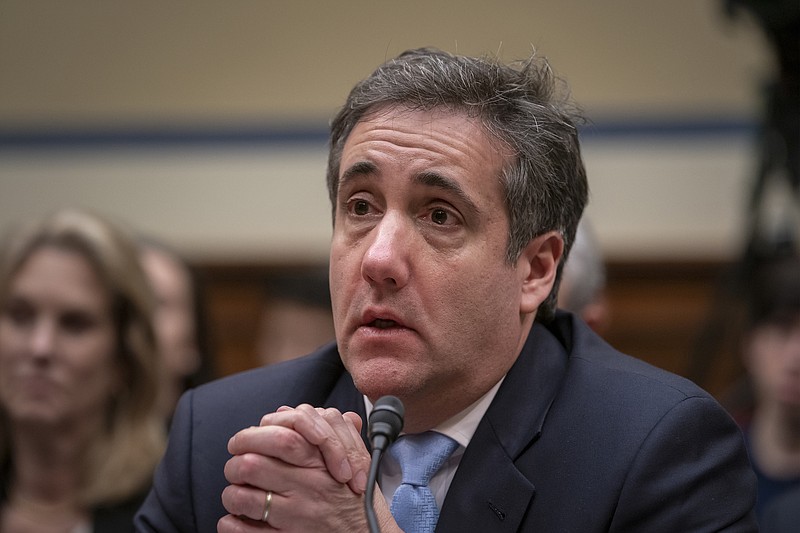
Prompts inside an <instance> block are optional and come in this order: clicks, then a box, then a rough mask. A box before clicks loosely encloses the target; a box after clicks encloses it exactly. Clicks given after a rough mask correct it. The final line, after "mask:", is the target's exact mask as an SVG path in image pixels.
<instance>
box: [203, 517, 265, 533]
mask: <svg viewBox="0 0 800 533" xmlns="http://www.w3.org/2000/svg"><path fill="white" fill-rule="evenodd" d="M259 531H277V530H276V529H275V528H273V527H271V526H270V525H269V524H266V523H264V522H261V521H260V520H253V519H252V518H248V517H238V516H235V515H232V514H229V515H225V516H223V517H222V518H220V519H219V522H217V533H257V532H259Z"/></svg>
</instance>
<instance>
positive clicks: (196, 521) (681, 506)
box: [136, 313, 757, 533]
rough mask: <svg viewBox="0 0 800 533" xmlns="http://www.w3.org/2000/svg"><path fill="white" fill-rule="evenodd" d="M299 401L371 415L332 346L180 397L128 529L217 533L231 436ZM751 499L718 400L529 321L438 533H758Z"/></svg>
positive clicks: (583, 337)
mask: <svg viewBox="0 0 800 533" xmlns="http://www.w3.org/2000/svg"><path fill="white" fill-rule="evenodd" d="M300 403H310V404H312V405H315V406H333V407H337V408H338V409H340V410H342V411H355V412H357V413H359V414H360V415H361V416H362V418H365V410H364V401H363V399H362V396H361V394H360V393H359V392H358V391H357V390H356V389H355V387H354V385H353V382H352V379H351V378H350V376H349V374H348V373H347V372H346V371H345V369H344V367H343V366H342V363H341V361H340V359H339V355H338V352H337V350H336V347H335V346H334V345H329V346H327V347H324V348H322V349H321V350H319V351H317V352H315V353H314V354H311V355H310V356H308V357H304V358H301V359H297V360H294V361H290V362H287V363H282V364H279V365H275V366H270V367H265V368H260V369H256V370H253V371H249V372H245V373H243V374H239V375H235V376H232V377H229V378H224V379H221V380H219V381H216V382H214V383H211V384H208V385H205V386H202V387H200V388H198V389H195V390H194V391H190V392H188V393H186V394H185V395H184V397H183V398H182V399H181V402H180V405H179V407H178V410H177V413H176V415H175V419H174V423H173V426H172V430H171V434H170V442H169V447H168V450H167V453H166V456H165V457H164V460H163V462H162V463H161V465H160V466H159V468H158V470H157V472H156V476H155V481H154V486H153V490H152V491H151V493H150V495H149V496H148V498H147V500H146V501H145V503H144V505H143V506H142V508H141V509H140V511H139V514H138V515H137V517H136V527H137V531H158V532H174V531H180V532H189V531H198V532H202V533H206V532H209V533H210V532H214V531H216V524H217V521H218V520H219V519H220V518H221V517H222V516H223V515H224V514H226V512H225V509H224V508H223V507H222V503H221V500H220V494H221V493H222V489H223V488H225V486H227V484H228V483H227V482H226V480H225V477H224V475H223V466H224V464H225V462H226V461H227V460H228V458H229V457H230V455H229V454H228V452H227V449H226V446H227V442H228V439H229V438H230V437H231V436H232V435H233V434H234V433H236V432H237V431H238V430H240V429H242V428H244V427H247V426H251V425H258V423H259V420H260V418H261V416H262V415H263V414H265V413H267V412H270V411H273V410H275V409H277V408H278V407H280V406H281V405H296V404H300ZM755 493H756V488H755V477H754V474H753V472H752V470H751V468H750V464H749V462H748V459H747V454H746V452H745V448H744V444H743V439H742V436H741V433H740V431H739V429H738V428H737V426H736V424H735V423H734V422H733V421H732V420H731V418H730V417H729V416H728V415H727V413H726V412H725V411H724V410H723V409H722V408H721V407H720V406H719V404H718V403H717V402H716V401H715V400H714V399H712V398H711V397H710V396H709V395H708V394H707V393H705V392H704V391H702V390H701V389H700V388H698V387H697V386H695V385H694V384H692V383H691V382H690V381H688V380H685V379H683V378H680V377H677V376H675V375H673V374H669V373H667V372H665V371H662V370H659V369H657V368H655V367H653V366H650V365H648V364H646V363H644V362H642V361H640V360H637V359H634V358H631V357H628V356H625V355H623V354H620V353H619V352H617V351H615V350H614V349H613V348H611V347H610V346H608V345H607V344H606V343H605V342H603V341H602V340H601V339H600V338H599V337H598V336H597V335H595V334H594V333H593V332H592V331H591V330H590V329H589V328H588V327H587V326H586V325H585V324H583V323H582V322H581V321H580V320H577V319H575V318H573V317H572V316H571V315H568V314H563V313H560V314H559V315H558V317H557V319H556V320H555V321H554V322H553V323H552V324H550V325H549V326H547V327H545V326H543V325H541V324H538V323H537V324H535V325H534V327H533V329H532V332H531V334H530V336H529V338H528V341H527V343H526V345H525V347H524V348H523V350H522V353H521V354H520V356H519V358H518V360H517V361H516V363H515V364H514V366H513V367H512V368H511V370H510V371H509V372H508V374H507V376H506V378H505V380H504V381H503V384H502V385H501V387H500V389H499V390H498V392H497V395H496V396H495V398H494V400H493V401H492V404H491V405H490V407H489V409H488V411H487V412H486V414H485V415H484V417H483V419H482V420H481V422H480V424H479V426H478V428H477V430H476V432H475V434H474V436H473V438H472V441H471V442H470V444H469V446H468V448H467V450H466V451H465V453H464V456H463V458H462V460H461V463H460V465H459V468H458V471H457V472H456V475H455V477H454V478H453V481H452V484H451V485H450V489H449V491H448V493H447V496H446V498H445V501H444V504H443V506H442V510H441V515H440V518H439V523H438V526H437V528H436V531H437V532H440V533H442V532H453V533H463V532H528V531H530V532H537V533H552V532H576V533H591V532H600V531H620V532H623V531H624V532H631V531H648V532H649V531H653V532H665V533H676V532H681V533H685V532H690V531H722V530H724V531H729V532H734V531H735V532H743V531H756V530H757V528H756V526H755V518H754V515H753V506H754V504H755Z"/></svg>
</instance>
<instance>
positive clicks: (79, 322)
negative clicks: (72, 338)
mask: <svg viewBox="0 0 800 533" xmlns="http://www.w3.org/2000/svg"><path fill="white" fill-rule="evenodd" d="M59 322H60V324H61V327H62V328H63V329H64V331H66V332H68V333H72V334H75V335H78V334H81V333H84V332H86V331H89V330H90V329H92V328H93V327H94V326H95V324H96V323H97V320H96V319H95V318H94V317H93V316H91V315H90V314H88V313H86V312H84V311H67V312H65V313H64V314H63V315H62V316H61V318H60V320H59Z"/></svg>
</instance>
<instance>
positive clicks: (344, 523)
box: [217, 404, 399, 533]
mask: <svg viewBox="0 0 800 533" xmlns="http://www.w3.org/2000/svg"><path fill="white" fill-rule="evenodd" d="M361 426H362V420H361V417H359V416H358V415H357V414H356V413H352V412H348V413H344V414H342V413H341V412H339V411H338V410H337V409H323V408H314V407H312V406H310V405H307V404H304V405H300V406H298V407H296V408H291V407H281V408H280V409H278V410H277V411H276V412H274V413H270V414H267V415H265V416H264V417H263V418H262V419H261V423H260V425H259V426H258V427H249V428H246V429H243V430H241V431H239V432H238V433H236V434H235V435H234V436H233V437H231V439H230V441H229V442H228V451H229V452H230V453H231V454H232V455H233V457H232V458H231V459H229V460H228V462H227V463H226V464H225V478H226V479H227V480H228V482H229V483H230V485H229V486H227V487H226V488H225V490H223V492H222V503H223V505H224V506H225V509H226V510H227V511H228V512H229V513H230V514H229V515H226V516H224V517H223V518H222V519H220V521H219V522H218V524H217V530H218V531H219V532H220V533H233V532H248V531H264V530H267V531H273V530H279V531H298V532H299V531H330V532H336V531H347V532H352V531H367V522H366V517H365V515H364V490H365V488H366V483H367V473H368V472H369V463H370V456H369V452H368V450H367V449H366V446H365V445H364V442H363V440H362V439H361ZM269 493H271V498H270V502H269V503H268V504H267V495H268V494H269ZM374 504H375V510H376V514H377V516H378V520H379V521H380V522H381V529H382V530H383V531H392V530H393V531H399V528H397V526H396V524H395V523H394V520H393V519H392V518H391V513H390V512H389V509H388V506H387V505H386V501H385V499H384V498H383V496H382V495H380V491H379V489H376V492H375V502H374ZM267 505H268V518H267V521H266V522H264V521H262V517H263V516H264V512H265V510H266V509H265V507H266V506H267Z"/></svg>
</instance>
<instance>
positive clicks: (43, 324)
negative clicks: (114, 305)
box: [0, 246, 120, 426]
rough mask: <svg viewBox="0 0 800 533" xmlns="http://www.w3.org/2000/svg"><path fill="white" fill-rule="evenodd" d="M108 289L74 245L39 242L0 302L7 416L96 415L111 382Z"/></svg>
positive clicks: (43, 420) (1, 400)
mask: <svg viewBox="0 0 800 533" xmlns="http://www.w3.org/2000/svg"><path fill="white" fill-rule="evenodd" d="M116 357H117V354H116V334H115V327H114V323H113V319H112V313H111V297H110V294H109V292H108V290H107V289H106V288H105V286H104V285H103V284H102V283H101V281H100V279H98V276H97V274H96V273H95V271H94V269H93V268H92V266H91V265H90V263H89V262H88V261H87V260H86V259H85V258H84V257H83V256H82V255H80V254H79V253H77V252H74V251H70V250H65V249H62V248H57V247H53V246H44V247H41V248H39V249H37V250H35V251H34V252H33V253H32V254H31V255H30V256H29V257H28V259H27V260H25V262H24V263H23V264H22V266H21V267H20V268H19V269H18V270H17V272H16V273H15V274H14V276H13V278H12V279H11V280H10V284H9V291H8V298H7V300H6V301H5V302H3V305H2V308H1V309H0V405H2V407H3V408H4V410H5V411H6V412H7V414H8V416H9V417H10V419H11V421H12V422H13V423H15V424H31V423H33V424H48V425H55V426H64V425H71V424H74V423H76V422H79V421H85V420H91V419H92V418H97V417H102V416H103V414H104V413H105V412H106V408H107V406H108V402H109V400H110V398H111V397H112V395H113V394H114V393H115V391H116V390H117V389H118V388H119V384H120V375H119V368H118V366H117V363H116Z"/></svg>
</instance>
